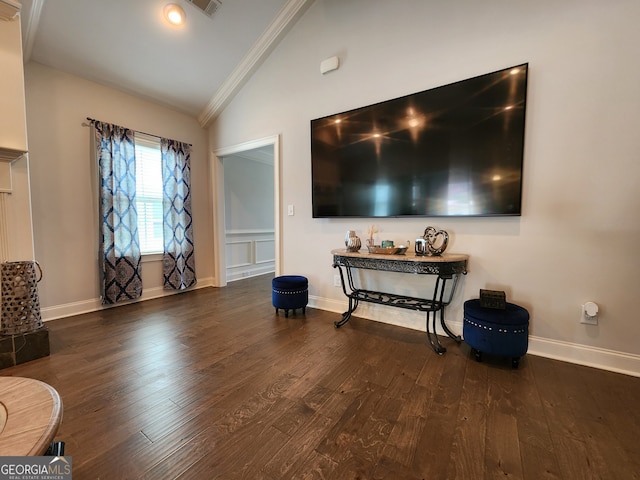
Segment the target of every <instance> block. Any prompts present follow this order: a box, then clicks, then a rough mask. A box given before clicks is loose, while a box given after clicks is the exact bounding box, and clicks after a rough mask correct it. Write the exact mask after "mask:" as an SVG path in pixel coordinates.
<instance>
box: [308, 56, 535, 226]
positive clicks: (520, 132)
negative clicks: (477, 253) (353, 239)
mask: <svg viewBox="0 0 640 480" xmlns="http://www.w3.org/2000/svg"><path fill="white" fill-rule="evenodd" d="M527 72H528V64H523V65H518V66H515V67H510V68H506V69H504V70H500V71H497V72H493V73H488V74H486V75H481V76H478V77H474V78H470V79H467V80H462V81H460V82H456V83H452V84H450V85H445V86H442V87H437V88H433V89H430V90H426V91H423V92H419V93H415V94H412V95H407V96H405V97H401V98H396V99H393V100H388V101H385V102H381V103H377V104H375V105H370V106H367V107H362V108H358V109H355V110H350V111H348V112H344V113H338V114H335V115H331V116H329V117H324V118H318V119H315V120H311V170H312V200H313V217H314V218H327V217H410V216H422V217H428V216H437V217H441V216H493V215H520V214H521V200H522V160H523V151H524V128H525V105H526V96H527Z"/></svg>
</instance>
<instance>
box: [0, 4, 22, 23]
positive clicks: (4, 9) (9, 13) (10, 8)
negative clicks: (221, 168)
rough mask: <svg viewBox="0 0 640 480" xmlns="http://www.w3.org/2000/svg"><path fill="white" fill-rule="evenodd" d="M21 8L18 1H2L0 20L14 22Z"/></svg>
mask: <svg viewBox="0 0 640 480" xmlns="http://www.w3.org/2000/svg"><path fill="white" fill-rule="evenodd" d="M21 7H22V5H20V2H18V1H17V0H0V20H12V19H13V18H14V17H15V16H16V15H17V14H18V13H20V8H21Z"/></svg>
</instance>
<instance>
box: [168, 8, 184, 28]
mask: <svg viewBox="0 0 640 480" xmlns="http://www.w3.org/2000/svg"><path fill="white" fill-rule="evenodd" d="M164 17H165V18H166V19H167V22H169V23H170V24H171V25H182V24H184V19H185V17H186V15H185V13H184V10H183V9H182V7H181V6H180V5H177V4H175V3H169V4H167V6H166V7H164Z"/></svg>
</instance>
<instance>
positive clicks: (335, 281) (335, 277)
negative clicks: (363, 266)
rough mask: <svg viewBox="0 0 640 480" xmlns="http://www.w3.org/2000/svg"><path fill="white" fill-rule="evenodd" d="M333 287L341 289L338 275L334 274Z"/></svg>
mask: <svg viewBox="0 0 640 480" xmlns="http://www.w3.org/2000/svg"><path fill="white" fill-rule="evenodd" d="M333 286H334V287H341V286H342V282H340V275H338V274H336V275H334V276H333Z"/></svg>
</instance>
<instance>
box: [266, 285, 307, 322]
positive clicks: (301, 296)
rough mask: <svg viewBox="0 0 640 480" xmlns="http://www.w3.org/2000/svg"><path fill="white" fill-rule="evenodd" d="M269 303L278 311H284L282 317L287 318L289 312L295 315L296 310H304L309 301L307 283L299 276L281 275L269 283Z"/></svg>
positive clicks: (303, 311)
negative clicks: (291, 311)
mask: <svg viewBox="0 0 640 480" xmlns="http://www.w3.org/2000/svg"><path fill="white" fill-rule="evenodd" d="M271 289H272V291H271V302H272V303H273V306H274V307H276V315H277V314H278V309H282V310H284V316H285V317H288V316H289V310H293V313H296V308H301V309H302V313H305V308H306V307H307V303H308V301H309V281H308V280H307V278H306V277H303V276H300V275H283V276H281V277H276V278H274V279H273V280H272V281H271Z"/></svg>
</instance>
